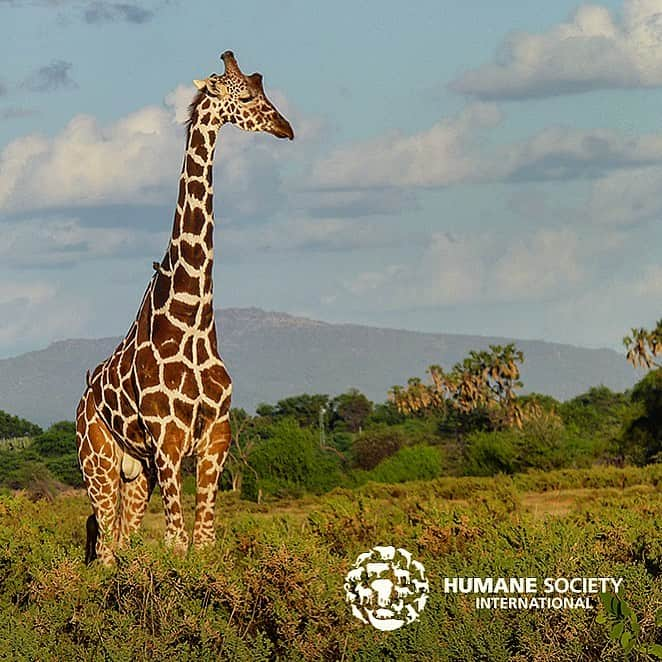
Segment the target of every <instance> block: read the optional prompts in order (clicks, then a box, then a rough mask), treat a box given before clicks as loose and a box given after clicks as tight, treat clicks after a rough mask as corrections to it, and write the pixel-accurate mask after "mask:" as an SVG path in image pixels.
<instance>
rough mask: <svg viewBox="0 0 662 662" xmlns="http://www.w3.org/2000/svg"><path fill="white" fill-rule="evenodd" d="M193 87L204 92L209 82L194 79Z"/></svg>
mask: <svg viewBox="0 0 662 662" xmlns="http://www.w3.org/2000/svg"><path fill="white" fill-rule="evenodd" d="M193 85H195V86H196V88H197V89H198V90H204V89H205V88H206V87H207V81H206V80H198V79H197V78H194V79H193Z"/></svg>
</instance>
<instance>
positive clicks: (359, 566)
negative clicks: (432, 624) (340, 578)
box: [344, 545, 430, 631]
mask: <svg viewBox="0 0 662 662" xmlns="http://www.w3.org/2000/svg"><path fill="white" fill-rule="evenodd" d="M344 589H345V601H346V602H347V603H349V605H350V607H351V610H352V614H353V615H354V616H355V617H356V618H357V619H358V620H360V621H361V622H362V623H365V624H366V625H372V626H373V627H374V628H376V629H378V630H383V631H390V630H397V629H398V628H401V627H402V626H403V625H405V624H407V623H412V622H413V621H415V620H416V619H417V618H418V617H419V615H420V614H421V612H422V611H423V609H424V608H425V604H426V602H427V599H428V593H429V592H430V584H429V581H428V579H427V578H426V577H425V568H424V567H423V564H422V563H421V562H420V561H416V560H414V559H412V555H411V553H410V552H408V551H407V550H406V549H403V548H402V547H394V546H392V545H375V546H374V547H373V548H372V549H370V550H369V551H367V552H362V553H361V554H359V555H358V557H357V558H356V561H354V564H353V565H352V568H351V569H350V570H349V572H348V573H347V575H346V576H345V583H344Z"/></svg>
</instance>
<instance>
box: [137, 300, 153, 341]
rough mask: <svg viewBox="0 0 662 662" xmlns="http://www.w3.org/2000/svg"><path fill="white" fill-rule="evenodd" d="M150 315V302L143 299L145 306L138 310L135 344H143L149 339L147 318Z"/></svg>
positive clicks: (148, 318)
mask: <svg viewBox="0 0 662 662" xmlns="http://www.w3.org/2000/svg"><path fill="white" fill-rule="evenodd" d="M151 316H152V302H151V300H150V299H149V298H147V299H146V300H145V307H144V308H143V310H142V311H141V312H140V315H139V317H138V324H137V329H136V345H143V344H144V343H146V342H147V341H148V340H149V320H150V317H151Z"/></svg>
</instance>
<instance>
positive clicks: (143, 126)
mask: <svg viewBox="0 0 662 662" xmlns="http://www.w3.org/2000/svg"><path fill="white" fill-rule="evenodd" d="M177 134H179V140H178V139H177V138H178V135H177ZM182 143H183V131H182V130H181V129H179V130H177V129H176V128H175V125H174V124H173V122H172V118H171V116H170V113H168V112H167V111H166V110H165V109H163V108H157V107H147V108H142V109H140V110H138V111H136V112H134V113H131V114H130V115H127V116H126V117H123V118H121V119H120V120H118V121H117V122H114V123H112V124H110V125H107V126H102V125H101V124H100V123H99V122H98V120H96V119H95V118H94V117H91V116H89V115H77V116H76V117H74V118H73V119H72V120H71V121H70V122H69V123H68V124H67V126H66V127H65V128H64V129H63V130H62V131H61V132H60V133H59V134H58V135H56V136H55V137H54V138H52V139H47V138H44V137H41V136H38V135H29V136H25V137H23V138H19V139H18V140H15V141H14V142H12V143H10V144H9V145H8V146H7V147H6V148H5V149H4V150H3V152H2V154H1V155H0V181H2V182H3V186H2V188H0V205H2V206H3V207H4V208H5V210H19V209H39V208H46V207H57V206H90V205H99V204H104V203H106V204H109V203H119V202H127V201H132V202H135V201H140V202H146V203H152V202H155V201H157V200H158V199H159V198H160V195H162V191H160V190H159V189H161V187H162V186H163V185H164V183H165V182H166V181H168V182H172V185H173V186H174V183H175V182H176V173H177V168H178V167H179V162H180V159H179V158H178V156H177V155H178V153H180V154H181V151H182V147H181V146H182Z"/></svg>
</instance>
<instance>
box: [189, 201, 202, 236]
mask: <svg viewBox="0 0 662 662" xmlns="http://www.w3.org/2000/svg"><path fill="white" fill-rule="evenodd" d="M186 221H187V229H188V231H189V232H191V233H193V234H198V235H199V234H200V233H201V232H202V228H204V227H205V223H206V222H207V219H206V218H205V215H204V213H203V211H202V209H200V207H194V208H193V209H191V214H190V216H189V217H188V218H187V219H186Z"/></svg>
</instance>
